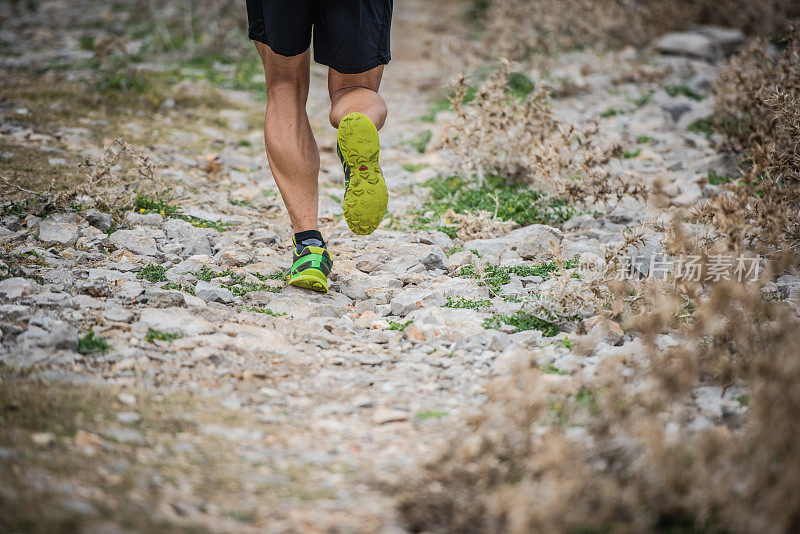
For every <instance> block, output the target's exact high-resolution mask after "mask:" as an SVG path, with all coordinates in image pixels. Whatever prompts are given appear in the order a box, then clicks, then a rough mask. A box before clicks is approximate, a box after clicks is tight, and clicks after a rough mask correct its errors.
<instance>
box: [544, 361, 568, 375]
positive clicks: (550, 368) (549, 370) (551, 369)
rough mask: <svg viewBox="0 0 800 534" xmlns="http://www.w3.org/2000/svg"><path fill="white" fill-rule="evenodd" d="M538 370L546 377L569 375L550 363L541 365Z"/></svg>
mask: <svg viewBox="0 0 800 534" xmlns="http://www.w3.org/2000/svg"><path fill="white" fill-rule="evenodd" d="M539 370H540V371H541V372H543V373H544V374H546V375H568V374H569V371H564V370H563V369H559V368H558V367H556V366H555V365H553V364H552V363H548V364H546V365H543V366H542V367H540V368H539Z"/></svg>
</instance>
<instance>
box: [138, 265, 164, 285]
mask: <svg viewBox="0 0 800 534" xmlns="http://www.w3.org/2000/svg"><path fill="white" fill-rule="evenodd" d="M166 272H167V269H166V268H165V267H164V266H162V265H156V264H154V263H151V264H150V265H145V266H144V267H142V268H141V269H139V272H138V273H136V278H139V279H140V280H141V279H144V280H147V281H148V282H152V283H154V284H155V283H157V282H166V281H167V275H166V274H165V273H166Z"/></svg>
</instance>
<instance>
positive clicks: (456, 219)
mask: <svg viewBox="0 0 800 534" xmlns="http://www.w3.org/2000/svg"><path fill="white" fill-rule="evenodd" d="M442 219H443V220H444V221H446V223H447V224H448V225H449V226H451V227H453V228H455V230H456V232H457V233H458V237H459V238H460V239H462V240H464V241H469V240H471V239H489V238H492V237H497V236H500V235H503V234H507V233H508V232H509V231H511V230H512V229H513V228H515V227H516V226H518V225H517V223H515V222H514V221H504V220H502V219H498V218H497V217H496V216H494V215H493V214H491V213H489V212H488V211H479V212H478V213H469V214H466V213H455V212H454V211H453V210H447V211H446V212H445V213H444V215H442Z"/></svg>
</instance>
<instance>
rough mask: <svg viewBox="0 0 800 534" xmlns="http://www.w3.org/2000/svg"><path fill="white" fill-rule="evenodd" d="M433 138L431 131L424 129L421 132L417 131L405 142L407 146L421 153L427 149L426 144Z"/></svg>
mask: <svg viewBox="0 0 800 534" xmlns="http://www.w3.org/2000/svg"><path fill="white" fill-rule="evenodd" d="M432 138H433V132H432V131H430V130H424V131H422V132H419V133H417V134H416V135H414V136H413V137H412V138H411V139H409V140H407V141H406V142H405V144H407V145H408V146H410V147H412V148H415V149H416V150H417V152H419V153H420V154H423V153H424V152H425V150H427V149H428V144H429V143H430V142H431V139H432Z"/></svg>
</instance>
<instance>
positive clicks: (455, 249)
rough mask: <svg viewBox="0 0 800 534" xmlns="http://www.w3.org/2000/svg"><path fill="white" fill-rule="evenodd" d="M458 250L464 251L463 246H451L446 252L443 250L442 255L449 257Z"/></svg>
mask: <svg viewBox="0 0 800 534" xmlns="http://www.w3.org/2000/svg"><path fill="white" fill-rule="evenodd" d="M458 252H464V247H462V246H457V247H453V248H451V249H450V250H448V251H447V252H445V253H444V255H445V256H447V257H448V258H449V257H450V256H452V255H453V254H456V253H458Z"/></svg>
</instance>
